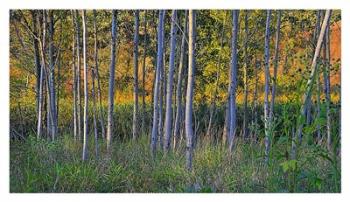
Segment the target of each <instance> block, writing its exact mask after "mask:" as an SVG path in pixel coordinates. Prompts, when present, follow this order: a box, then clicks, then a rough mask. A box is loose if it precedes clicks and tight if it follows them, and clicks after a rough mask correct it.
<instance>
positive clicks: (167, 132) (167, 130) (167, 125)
mask: <svg viewBox="0 0 350 202" xmlns="http://www.w3.org/2000/svg"><path fill="white" fill-rule="evenodd" d="M176 20H177V17H176V10H173V11H172V15H171V31H170V32H171V36H170V37H171V38H170V56H169V73H168V86H167V93H166V109H165V122H164V151H165V152H167V151H169V147H170V138H171V124H172V111H173V106H172V96H173V81H174V70H175V46H176V32H177V27H176V25H175V23H176Z"/></svg>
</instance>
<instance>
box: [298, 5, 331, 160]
mask: <svg viewBox="0 0 350 202" xmlns="http://www.w3.org/2000/svg"><path fill="white" fill-rule="evenodd" d="M330 14H331V11H330V10H326V13H325V17H324V19H323V23H322V27H321V31H320V35H319V36H318V40H317V45H316V49H315V54H314V57H313V59H312V63H311V74H310V77H309V79H308V81H307V84H306V91H305V93H304V95H303V100H302V106H301V109H300V115H299V118H298V122H297V131H296V134H295V135H293V141H292V151H291V158H292V159H295V158H296V156H297V154H296V152H297V148H296V146H297V145H296V143H297V142H298V143H299V144H301V141H302V130H303V126H304V121H303V119H305V116H306V109H307V103H308V102H309V100H310V97H311V92H312V88H313V85H314V82H315V75H316V72H317V71H318V66H317V59H318V56H319V54H320V50H321V46H322V43H323V40H324V36H325V33H326V27H327V22H328V19H329V17H330ZM296 138H298V140H297V139H296Z"/></svg>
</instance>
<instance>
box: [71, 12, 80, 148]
mask: <svg viewBox="0 0 350 202" xmlns="http://www.w3.org/2000/svg"><path fill="white" fill-rule="evenodd" d="M75 17H76V16H75V14H74V11H72V21H73V25H74V26H73V27H74V28H73V31H74V32H73V33H75V32H76V29H75V27H76V26H75V23H76V21H75ZM72 58H73V64H72V72H73V74H72V75H73V136H74V140H75V141H76V140H77V137H78V125H79V124H78V117H77V116H78V100H77V90H78V89H77V88H78V86H77V65H76V35H75V34H73V42H72Z"/></svg>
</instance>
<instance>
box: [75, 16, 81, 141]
mask: <svg viewBox="0 0 350 202" xmlns="http://www.w3.org/2000/svg"><path fill="white" fill-rule="evenodd" d="M78 18H79V13H78V11H77V10H75V27H76V28H75V29H76V40H77V43H76V44H77V47H76V49H77V64H78V69H77V102H78V106H77V117H78V140H79V141H80V140H81V93H80V89H81V87H80V69H81V62H80V22H79V19H78Z"/></svg>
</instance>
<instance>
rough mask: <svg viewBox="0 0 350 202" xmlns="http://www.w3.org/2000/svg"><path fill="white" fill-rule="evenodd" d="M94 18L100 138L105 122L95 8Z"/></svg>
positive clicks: (103, 135) (103, 133)
mask: <svg viewBox="0 0 350 202" xmlns="http://www.w3.org/2000/svg"><path fill="white" fill-rule="evenodd" d="M93 14H94V18H93V20H94V21H93V22H94V60H95V74H94V75H95V78H96V80H97V96H98V102H99V110H98V112H99V120H100V125H101V132H102V138H105V134H106V132H105V124H104V119H103V113H102V95H101V83H100V75H99V71H98V69H99V65H98V46H97V45H98V41H97V23H96V17H97V12H96V10H93Z"/></svg>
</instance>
